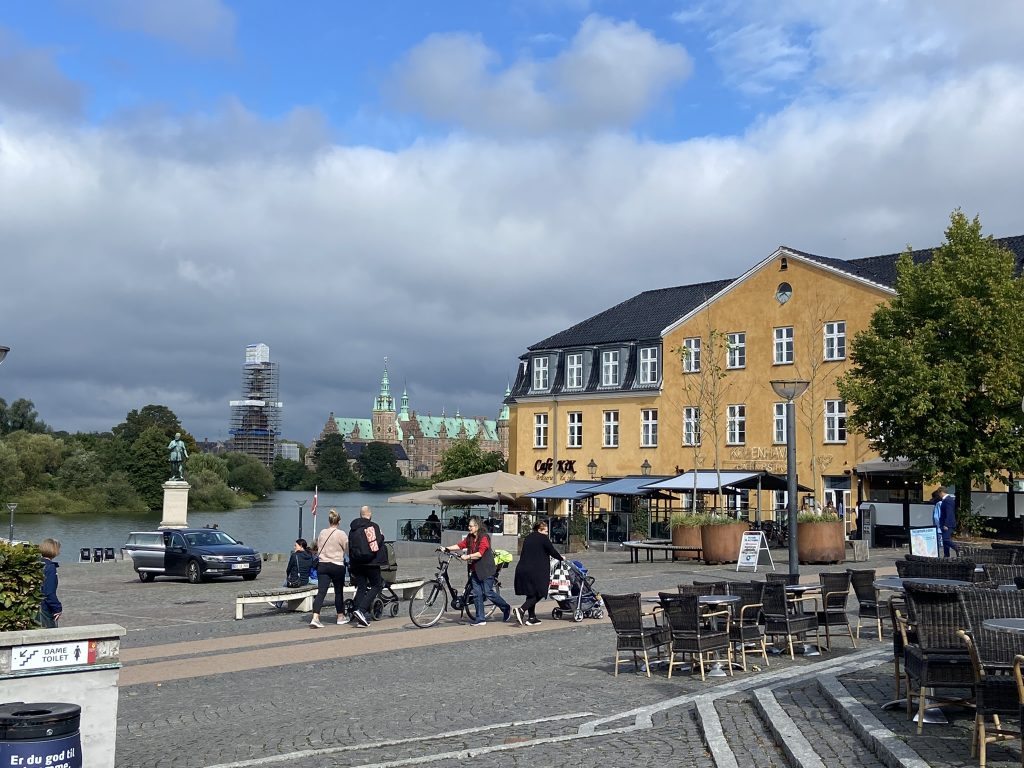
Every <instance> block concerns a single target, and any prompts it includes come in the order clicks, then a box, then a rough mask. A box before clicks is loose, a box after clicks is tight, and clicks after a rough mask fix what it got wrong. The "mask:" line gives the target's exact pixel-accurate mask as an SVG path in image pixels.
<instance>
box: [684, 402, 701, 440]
mask: <svg viewBox="0 0 1024 768" xmlns="http://www.w3.org/2000/svg"><path fill="white" fill-rule="evenodd" d="M683 445H689V446H694V447H696V446H699V445H700V408H698V407H697V406H695V405H688V406H687V407H685V408H683Z"/></svg>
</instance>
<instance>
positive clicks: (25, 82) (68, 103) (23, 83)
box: [0, 27, 83, 117]
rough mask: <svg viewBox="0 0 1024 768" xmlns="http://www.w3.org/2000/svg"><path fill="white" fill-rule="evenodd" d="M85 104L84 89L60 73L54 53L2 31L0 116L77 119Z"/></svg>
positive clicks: (0, 36)
mask: <svg viewBox="0 0 1024 768" xmlns="http://www.w3.org/2000/svg"><path fill="white" fill-rule="evenodd" d="M82 102H83V89H82V87H81V86H80V85H78V84H77V83H75V82H73V81H72V80H70V79H69V78H68V77H66V76H65V75H64V74H63V73H62V72H61V71H60V68H59V67H58V66H57V63H56V61H54V52H53V51H51V50H46V49H41V48H35V47H31V46H28V45H25V44H24V43H23V42H22V41H21V40H19V39H18V38H17V37H16V36H15V35H14V34H13V33H12V32H10V31H9V30H7V29H5V28H4V27H0V115H10V114H11V113H25V114H35V115H41V116H44V117H74V116H77V115H79V114H80V113H81V111H82Z"/></svg>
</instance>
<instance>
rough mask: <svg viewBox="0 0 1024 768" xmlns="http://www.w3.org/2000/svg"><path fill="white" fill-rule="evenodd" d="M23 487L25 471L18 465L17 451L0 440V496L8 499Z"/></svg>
mask: <svg viewBox="0 0 1024 768" xmlns="http://www.w3.org/2000/svg"><path fill="white" fill-rule="evenodd" d="M24 487H25V473H24V472H22V471H21V467H20V466H19V465H18V452H17V451H16V450H14V449H13V448H12V447H11V446H9V445H7V444H6V443H4V442H0V498H3V499H7V500H10V499H11V498H13V497H14V496H16V495H17V494H18V493H20V492H21V490H22V488H24Z"/></svg>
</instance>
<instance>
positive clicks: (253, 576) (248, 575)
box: [242, 573, 259, 581]
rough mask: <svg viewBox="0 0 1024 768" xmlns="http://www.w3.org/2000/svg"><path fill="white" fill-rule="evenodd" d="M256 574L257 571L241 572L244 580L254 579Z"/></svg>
mask: <svg viewBox="0 0 1024 768" xmlns="http://www.w3.org/2000/svg"><path fill="white" fill-rule="evenodd" d="M257 576H259V574H258V573H243V574H242V578H243V579H245V580H246V581H255V580H256V577H257Z"/></svg>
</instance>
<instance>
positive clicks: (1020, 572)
mask: <svg viewBox="0 0 1024 768" xmlns="http://www.w3.org/2000/svg"><path fill="white" fill-rule="evenodd" d="M981 567H982V568H983V569H984V570H985V578H986V579H989V580H990V581H994V582H995V583H996V584H1015V582H1014V579H1016V578H1018V577H1020V578H1024V565H995V564H992V563H985V564H983V565H982V566H981Z"/></svg>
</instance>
